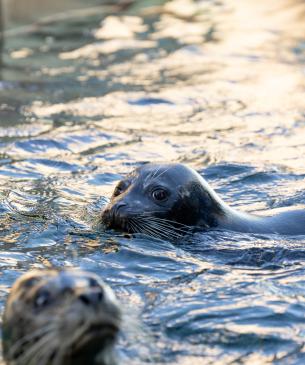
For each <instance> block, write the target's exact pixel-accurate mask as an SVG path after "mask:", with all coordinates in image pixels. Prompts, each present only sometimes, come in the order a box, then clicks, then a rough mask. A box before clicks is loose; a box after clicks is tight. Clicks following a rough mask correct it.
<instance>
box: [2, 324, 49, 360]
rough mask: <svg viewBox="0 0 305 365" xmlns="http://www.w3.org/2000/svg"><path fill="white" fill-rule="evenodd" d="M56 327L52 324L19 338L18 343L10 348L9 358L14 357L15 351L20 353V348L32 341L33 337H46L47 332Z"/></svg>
mask: <svg viewBox="0 0 305 365" xmlns="http://www.w3.org/2000/svg"><path fill="white" fill-rule="evenodd" d="M55 328H56V326H55V325H54V324H53V323H52V324H49V325H48V326H46V327H43V328H38V329H37V330H36V331H34V332H33V333H31V334H28V335H26V336H23V337H22V338H20V339H19V340H18V341H16V342H15V343H14V344H13V345H12V346H11V348H10V350H9V354H10V356H11V357H14V356H15V352H16V351H20V347H21V346H23V345H24V344H26V343H27V342H30V341H31V340H34V339H35V337H39V336H42V337H43V336H44V335H46V334H47V333H48V332H51V331H52V330H53V329H55Z"/></svg>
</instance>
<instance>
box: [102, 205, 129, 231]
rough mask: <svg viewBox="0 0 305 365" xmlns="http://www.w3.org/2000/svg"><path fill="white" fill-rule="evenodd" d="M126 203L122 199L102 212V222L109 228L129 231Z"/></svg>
mask: <svg viewBox="0 0 305 365" xmlns="http://www.w3.org/2000/svg"><path fill="white" fill-rule="evenodd" d="M129 215H130V213H129V211H128V204H127V203H125V202H122V201H118V202H115V203H114V204H112V205H111V206H110V207H107V208H106V209H105V210H104V211H103V213H102V217H101V218H102V222H103V223H104V225H105V226H106V227H107V228H109V229H118V230H122V231H126V232H129V231H130V227H129V224H128V220H129Z"/></svg>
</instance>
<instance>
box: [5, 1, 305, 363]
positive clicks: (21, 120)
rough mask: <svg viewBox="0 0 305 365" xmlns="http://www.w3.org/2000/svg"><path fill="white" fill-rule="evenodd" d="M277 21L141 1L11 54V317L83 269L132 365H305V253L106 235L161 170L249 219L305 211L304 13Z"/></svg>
mask: <svg viewBox="0 0 305 365" xmlns="http://www.w3.org/2000/svg"><path fill="white" fill-rule="evenodd" d="M93 3H94V4H93ZM264 3H267V4H264V5H263V4H261V5H260V4H257V1H254V0H253V1H252V0H249V1H246V2H245V1H242V0H235V1H229V0H223V1H216V0H215V1H214V0H210V1H208V0H206V1H196V2H195V1H188V0H185V1H182V0H181V1H175V2H174V3H173V2H171V3H170V2H165V1H164V2H162V1H155V2H154V6H153V7H152V6H149V2H148V1H139V2H135V3H133V4H132V5H130V6H126V7H124V10H123V9H121V10H120V9H118V8H117V9H116V8H113V7H111V6H108V7H107V8H98V9H96V8H95V9H93V10H92V9H88V11H82V12H81V14H79V13H73V14H71V13H70V14H67V13H66V14H65V16H64V17H63V18H62V17H61V18H58V19H56V18H53V20H52V19H49V21H48V22H45V23H42V24H40V25H37V26H35V27H34V28H33V27H29V28H24V30H23V32H22V33H19V34H14V33H10V34H9V35H8V36H7V39H6V48H5V53H4V67H3V68H2V81H1V82H0V120H1V126H0V194H1V205H0V220H1V225H0V227H1V230H0V236H1V240H0V245H1V246H0V267H1V274H0V299H1V309H2V310H3V304H4V301H5V298H6V295H7V292H8V290H9V288H10V286H11V284H12V283H13V281H14V280H15V279H16V278H17V277H18V276H19V275H20V274H22V273H23V272H25V271H27V270H29V269H31V268H34V267H44V266H50V265H56V266H81V267H82V268H85V269H88V270H92V271H94V272H96V273H98V274H99V275H101V276H102V277H103V278H104V279H105V280H106V281H107V282H108V283H109V284H110V285H111V286H112V287H113V289H114V290H115V292H116V294H117V296H118V297H119V299H120V300H121V302H122V303H123V306H124V312H125V323H124V330H123V333H122V336H121V338H120V341H119V345H118V357H119V359H120V361H121V363H128V364H145V363H153V364H162V363H168V364H179V365H180V364H181V365H182V364H183V365H189V364H196V365H200V364H204V365H206V364H260V365H261V364H270V363H274V364H280V365H283V364H285V365H286V364H303V363H304V362H305V347H304V338H305V337H304V336H305V314H304V313H305V297H304V284H305V266H304V261H305V248H304V247H305V246H304V243H305V237H302V236H295V237H293V236H290V237H285V236H278V235H255V234H252V235H250V234H240V233H232V232H218V231H213V232H212V231H211V232H209V233H206V234H195V235H194V237H192V238H191V239H188V240H187V241H185V242H180V243H179V244H175V245H174V244H172V243H171V242H160V241H154V240H152V239H149V238H147V237H141V236H137V237H132V238H127V237H123V236H121V235H119V234H118V235H116V236H111V235H109V234H107V233H103V232H99V231H97V229H96V228H95V225H94V222H95V220H96V217H97V216H98V212H99V211H100V209H101V207H102V206H103V204H104V202H105V198H107V197H109V195H110V194H111V192H112V190H113V187H114V185H115V183H116V182H117V181H118V180H119V179H120V178H121V177H122V176H123V175H124V174H125V173H127V172H129V171H130V170H131V169H132V168H134V167H135V166H138V165H140V164H142V163H144V162H147V161H153V162H158V161H164V160H165V161H173V162H174V161H179V162H183V163H187V164H189V165H190V166H192V167H194V168H195V169H197V170H198V171H200V173H201V174H202V175H203V176H204V177H205V178H206V179H207V180H208V181H209V183H210V184H211V185H212V186H213V187H214V188H215V189H216V191H217V192H218V193H219V194H220V195H221V196H222V197H223V198H224V200H226V201H227V202H228V203H229V204H230V205H231V206H234V207H236V208H238V209H241V210H244V211H248V212H256V213H259V214H269V213H270V214H271V213H272V212H276V211H281V210H286V209H290V208H292V207H295V206H298V207H300V206H302V205H303V204H304V202H305V194H304V184H305V168H304V166H305V159H304V156H305V143H304V141H305V114H304V100H305V78H304V75H305V46H304V45H305V38H304V14H305V4H304V1H294V2H293V1H290V2H284V1H282V0H280V1H272V0H270V1H269V2H264ZM92 4H93V5H94V6H95V5H96V1H94V2H92ZM89 5H90V2H89V1H88V6H89ZM63 19H64V20H63Z"/></svg>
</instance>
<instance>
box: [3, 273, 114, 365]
mask: <svg viewBox="0 0 305 365" xmlns="http://www.w3.org/2000/svg"><path fill="white" fill-rule="evenodd" d="M120 321H121V314H120V310H119V306H118V303H117V301H116V299H115V296H114V294H113V292H112V290H111V289H110V288H109V287H108V286H107V285H106V284H105V283H103V282H102V281H101V280H100V279H99V278H98V277H97V276H96V275H94V274H92V273H88V272H84V271H80V270H74V269H73V270H64V271H57V270H35V271H31V272H29V273H27V274H25V275H23V276H22V277H20V278H19V279H18V280H17V281H16V282H15V284H14V285H13V287H12V289H11V292H10V295H9V297H8V300H7V303H6V307H5V311H4V316H3V354H4V358H5V360H6V362H7V364H10V365H26V364H31V365H38V364H39V365H51V364H56V365H70V364H71V365H72V364H73V365H76V364H77V365H80V364H86V365H94V364H101V365H113V364H114V363H115V362H114V356H113V345H114V343H115V340H116V337H117V334H118V332H119V329H120Z"/></svg>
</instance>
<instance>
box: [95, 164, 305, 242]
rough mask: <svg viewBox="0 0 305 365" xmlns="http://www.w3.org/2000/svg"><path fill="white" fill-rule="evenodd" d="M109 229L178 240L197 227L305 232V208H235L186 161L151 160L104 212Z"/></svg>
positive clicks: (122, 183)
mask: <svg viewBox="0 0 305 365" xmlns="http://www.w3.org/2000/svg"><path fill="white" fill-rule="evenodd" d="M101 221H102V223H103V224H104V226H105V227H106V228H110V229H114V230H118V231H122V232H127V233H144V234H147V235H150V236H153V237H156V238H161V239H177V238H179V237H181V236H182V235H184V234H185V233H188V232H190V231H192V230H193V229H194V228H196V229H199V230H207V229H211V228H217V229H224V230H231V231H238V232H248V233H279V234H292V235H295V234H305V211H304V210H298V211H292V212H291V211H289V212H284V213H281V214H277V215H274V216H270V217H263V216H256V215H250V214H247V213H243V212H239V211H236V210H235V209H232V208H231V207H229V206H228V205H227V204H226V203H225V202H224V201H223V200H222V199H221V198H220V197H219V196H218V195H217V194H216V192H215V191H214V190H213V189H212V188H211V187H210V186H209V184H208V183H207V182H206V181H205V180H204V179H203V177H202V176H201V175H199V174H198V173H197V172H196V171H195V170H193V169H191V168H190V167H188V166H185V165H183V164H178V163H177V164H146V165H143V166H141V167H140V168H137V169H136V170H134V171H133V172H131V173H130V174H129V175H127V176H126V177H125V178H124V179H123V180H121V181H120V182H119V183H118V185H117V186H116V188H115V190H114V192H113V195H112V197H111V199H110V202H109V204H108V205H107V206H106V207H105V209H104V210H103V212H102V216H101Z"/></svg>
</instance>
